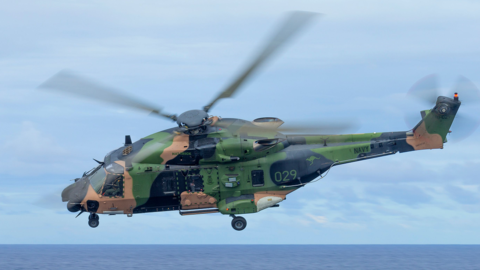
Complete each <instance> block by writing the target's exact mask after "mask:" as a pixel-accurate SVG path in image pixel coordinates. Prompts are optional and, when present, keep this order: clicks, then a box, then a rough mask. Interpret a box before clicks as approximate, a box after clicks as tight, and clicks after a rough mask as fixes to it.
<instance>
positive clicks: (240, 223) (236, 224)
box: [230, 215, 247, 231]
mask: <svg viewBox="0 0 480 270" xmlns="http://www.w3.org/2000/svg"><path fill="white" fill-rule="evenodd" d="M230 216H231V217H232V218H233V219H232V228H233V229H235V230H237V231H241V230H243V229H245V228H246V227H247V221H246V220H245V219H244V218H243V217H236V216H235V215H230Z"/></svg>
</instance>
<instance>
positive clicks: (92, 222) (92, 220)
mask: <svg viewBox="0 0 480 270" xmlns="http://www.w3.org/2000/svg"><path fill="white" fill-rule="evenodd" d="M99 219H100V217H99V216H98V215H97V214H95V213H90V216H88V225H89V226H90V227H92V228H96V227H98V225H100V221H99Z"/></svg>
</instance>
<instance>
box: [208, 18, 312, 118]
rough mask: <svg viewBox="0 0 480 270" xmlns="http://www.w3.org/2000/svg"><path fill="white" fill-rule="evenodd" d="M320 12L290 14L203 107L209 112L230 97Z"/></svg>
mask: <svg viewBox="0 0 480 270" xmlns="http://www.w3.org/2000/svg"><path fill="white" fill-rule="evenodd" d="M317 15H318V14H317V13H313V12H304V11H295V12H292V13H290V14H289V16H288V17H287V19H286V20H285V21H284V23H283V24H282V25H281V26H280V27H279V29H278V30H277V31H276V33H275V34H274V35H273V37H272V38H271V39H270V40H269V41H268V42H267V43H266V45H265V46H264V47H263V49H262V50H261V51H260V53H259V54H258V55H257V57H255V58H254V61H253V62H252V63H251V64H250V65H248V66H247V68H246V69H245V70H244V71H243V72H242V73H240V74H239V76H237V79H235V80H234V81H233V82H232V83H231V84H230V85H229V86H228V87H227V88H226V89H225V90H223V91H222V92H221V93H220V94H219V95H218V96H217V97H216V98H215V99H214V100H213V101H212V102H210V103H209V104H208V105H206V106H205V107H203V109H204V110H205V111H206V112H208V111H209V110H210V109H211V108H212V106H213V105H214V104H215V103H216V102H217V101H219V100H220V99H222V98H229V97H231V96H233V95H234V94H235V91H236V90H237V89H239V88H240V86H241V85H242V84H243V83H244V82H245V81H246V80H247V79H248V78H249V77H250V75H251V74H252V73H253V72H254V71H255V70H256V69H257V68H258V67H259V66H260V65H261V64H262V63H263V62H265V61H266V60H267V59H268V57H270V56H271V55H272V54H273V53H274V52H275V51H276V50H277V49H278V48H280V47H281V46H282V45H283V44H285V43H286V41H287V40H288V39H290V38H291V37H293V36H294V35H295V34H296V33H298V32H299V30H300V29H301V28H303V27H305V26H306V25H307V23H308V22H310V21H311V20H312V19H313V18H314V17H316V16H317Z"/></svg>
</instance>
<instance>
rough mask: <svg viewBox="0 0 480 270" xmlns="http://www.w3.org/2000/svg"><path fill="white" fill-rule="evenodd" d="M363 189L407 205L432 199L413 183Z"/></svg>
mask: <svg viewBox="0 0 480 270" xmlns="http://www.w3.org/2000/svg"><path fill="white" fill-rule="evenodd" d="M365 191H366V193H367V194H368V195H371V196H376V197H380V198H386V199H389V200H392V201H394V202H396V203H399V204H404V205H408V206H418V205H420V204H425V203H429V202H430V201H431V200H432V197H431V196H430V195H428V194H427V193H425V192H424V191H423V190H422V189H420V188H418V187H416V186H413V185H376V186H369V187H367V188H366V190H365Z"/></svg>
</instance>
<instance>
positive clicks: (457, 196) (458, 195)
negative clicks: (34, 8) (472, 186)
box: [444, 185, 480, 205]
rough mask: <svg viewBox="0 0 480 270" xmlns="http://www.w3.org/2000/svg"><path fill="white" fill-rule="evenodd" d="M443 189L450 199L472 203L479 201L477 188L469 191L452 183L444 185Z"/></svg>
mask: <svg viewBox="0 0 480 270" xmlns="http://www.w3.org/2000/svg"><path fill="white" fill-rule="evenodd" d="M444 189H445V191H446V192H447V194H448V196H449V197H450V198H451V199H452V200H454V201H456V202H458V203H460V204H469V205H472V204H478V203H479V202H480V196H479V194H478V190H476V191H469V190H466V189H463V188H461V187H458V186H454V185H447V186H445V187H444Z"/></svg>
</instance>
